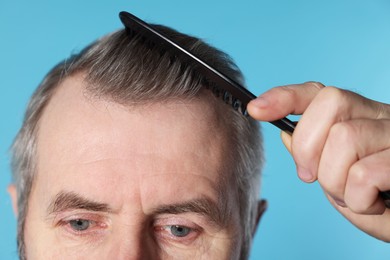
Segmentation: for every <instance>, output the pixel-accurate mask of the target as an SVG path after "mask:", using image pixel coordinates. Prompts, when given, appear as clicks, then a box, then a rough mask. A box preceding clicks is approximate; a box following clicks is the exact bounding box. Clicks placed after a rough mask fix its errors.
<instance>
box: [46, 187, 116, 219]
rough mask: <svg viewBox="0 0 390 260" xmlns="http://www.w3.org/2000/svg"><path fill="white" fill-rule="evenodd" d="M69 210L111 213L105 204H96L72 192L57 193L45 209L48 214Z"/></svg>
mask: <svg viewBox="0 0 390 260" xmlns="http://www.w3.org/2000/svg"><path fill="white" fill-rule="evenodd" d="M70 209H84V210H88V211H99V212H112V209H111V208H110V206H109V205H108V204H106V203H100V202H96V201H93V200H90V199H87V198H84V197H82V196H81V195H78V194H76V193H74V192H65V191H61V192H59V193H58V194H57V195H56V196H55V197H54V199H53V200H52V202H51V203H50V204H49V206H48V208H47V212H48V214H49V215H50V214H53V213H58V212H62V211H66V210H70Z"/></svg>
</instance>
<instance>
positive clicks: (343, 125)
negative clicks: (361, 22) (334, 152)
mask: <svg viewBox="0 0 390 260" xmlns="http://www.w3.org/2000/svg"><path fill="white" fill-rule="evenodd" d="M360 131H361V129H360V126H359V125H357V124H355V123H354V122H352V121H344V122H338V123H336V124H334V125H333V126H332V127H331V128H330V130H329V135H328V142H329V144H330V145H331V146H332V147H350V146H351V145H353V144H354V143H355V141H356V139H357V138H358V136H359V132H360Z"/></svg>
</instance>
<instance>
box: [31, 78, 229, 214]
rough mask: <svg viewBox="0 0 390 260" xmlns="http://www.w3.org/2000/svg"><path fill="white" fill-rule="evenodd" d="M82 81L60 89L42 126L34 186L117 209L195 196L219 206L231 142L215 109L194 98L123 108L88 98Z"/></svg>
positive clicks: (73, 80) (69, 81) (68, 82)
mask: <svg viewBox="0 0 390 260" xmlns="http://www.w3.org/2000/svg"><path fill="white" fill-rule="evenodd" d="M81 79H82V77H80V75H79V76H76V77H71V78H68V79H66V80H65V81H64V82H63V83H62V86H61V87H60V88H59V89H58V90H57V92H56V94H55V95H54V97H53V98H52V100H51V102H50V103H49V105H48V107H47V108H46V111H45V113H44V115H43V117H42V119H41V122H40V129H39V135H38V169H39V170H38V176H37V180H39V179H42V180H45V183H42V184H43V186H42V187H45V186H46V185H48V186H51V188H50V190H51V191H52V192H53V194H50V195H51V197H53V196H55V192H59V191H60V190H62V189H64V188H65V189H67V190H70V191H75V192H81V193H84V194H85V195H93V196H96V198H97V199H98V200H101V201H107V200H109V201H110V203H113V204H112V205H110V206H111V207H113V208H114V209H115V208H121V207H122V206H123V203H124V201H137V200H138V201H139V202H140V204H141V207H140V208H141V209H142V210H146V209H145V207H158V206H159V205H164V204H167V203H168V204H169V203H179V202H180V201H181V200H192V199H194V197H196V196H205V197H208V198H211V199H212V200H217V198H218V195H219V192H220V190H219V189H220V186H222V185H221V181H222V179H223V178H222V175H223V174H229V173H228V169H229V167H228V165H226V163H225V162H226V157H227V156H229V155H228V154H227V153H226V152H225V151H228V150H229V147H228V144H229V142H228V140H227V138H226V137H225V135H224V134H223V131H224V129H223V124H222V119H220V118H219V117H218V115H217V113H215V109H214V108H213V107H212V106H210V105H208V104H207V102H204V101H202V100H200V99H199V100H198V99H194V100H192V101H190V102H188V101H186V102H184V101H182V102H180V103H179V102H176V103H173V102H172V103H165V104H151V105H146V106H142V107H124V106H121V105H118V104H115V103H112V102H108V101H105V100H92V99H89V98H88V97H86V95H85V92H84V85H83V82H82V80H81ZM43 176H44V177H43ZM81 176H83V178H81ZM129 176H131V178H129ZM178 177H179V178H181V182H180V185H179V184H178V182H177V178H178ZM81 180H82V181H81ZM85 180H90V181H89V182H85ZM194 183H196V184H197V188H196V193H195V194H192V193H191V192H188V191H189V190H191V189H192V190H194V187H193V185H194ZM124 184H126V185H124ZM102 187H104V189H105V191H106V192H96V191H97V190H99V189H101V188H102ZM128 187H131V189H132V190H129V189H128ZM33 189H34V187H33ZM38 191H41V192H42V195H43V193H45V195H47V189H39V190H38ZM113 191H115V192H113ZM156 194H158V196H156ZM44 197H46V198H47V197H48V196H44ZM145 201H148V203H146V202H145ZM150 201H152V203H150ZM215 202H217V201H215ZM48 203H49V201H47V204H48ZM145 204H148V205H145Z"/></svg>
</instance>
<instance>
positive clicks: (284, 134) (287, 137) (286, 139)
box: [280, 131, 292, 153]
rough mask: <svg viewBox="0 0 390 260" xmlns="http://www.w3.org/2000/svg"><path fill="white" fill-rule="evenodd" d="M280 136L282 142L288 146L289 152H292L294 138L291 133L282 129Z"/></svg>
mask: <svg viewBox="0 0 390 260" xmlns="http://www.w3.org/2000/svg"><path fill="white" fill-rule="evenodd" d="M280 137H281V138H282V142H283V144H284V146H286V148H287V150H288V152H289V153H291V140H292V137H291V135H290V134H289V133H287V132H284V131H281V132H280Z"/></svg>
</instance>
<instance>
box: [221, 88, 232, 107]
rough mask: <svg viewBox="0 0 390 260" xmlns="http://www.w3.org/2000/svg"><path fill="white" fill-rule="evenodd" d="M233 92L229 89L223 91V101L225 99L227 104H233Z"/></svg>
mask: <svg viewBox="0 0 390 260" xmlns="http://www.w3.org/2000/svg"><path fill="white" fill-rule="evenodd" d="M231 97H232V94H230V93H229V91H226V90H225V91H224V92H223V96H222V99H223V101H225V103H226V104H231V100H232V98H231Z"/></svg>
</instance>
